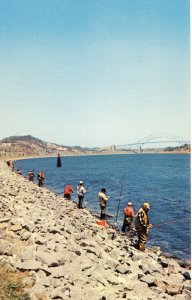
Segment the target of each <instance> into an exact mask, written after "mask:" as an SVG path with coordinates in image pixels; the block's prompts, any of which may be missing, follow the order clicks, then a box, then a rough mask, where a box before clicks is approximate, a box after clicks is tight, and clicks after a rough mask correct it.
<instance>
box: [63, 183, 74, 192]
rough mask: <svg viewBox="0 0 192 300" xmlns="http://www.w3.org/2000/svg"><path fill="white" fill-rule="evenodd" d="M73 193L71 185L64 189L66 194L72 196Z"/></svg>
mask: <svg viewBox="0 0 192 300" xmlns="http://www.w3.org/2000/svg"><path fill="white" fill-rule="evenodd" d="M72 191H73V189H72V186H71V185H67V186H66V187H65V189H64V194H71V193H72Z"/></svg>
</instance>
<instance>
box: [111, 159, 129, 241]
mask: <svg viewBox="0 0 192 300" xmlns="http://www.w3.org/2000/svg"><path fill="white" fill-rule="evenodd" d="M126 170H127V163H126V164H125V169H124V174H123V179H122V184H121V190H120V194H119V199H118V206H117V214H116V217H115V224H114V228H117V220H118V216H119V208H120V202H121V199H122V193H123V186H124V181H125V175H126ZM114 236H115V233H113V235H112V240H113V239H114Z"/></svg>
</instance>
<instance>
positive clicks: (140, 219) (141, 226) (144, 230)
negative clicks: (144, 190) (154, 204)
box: [135, 202, 153, 252]
mask: <svg viewBox="0 0 192 300" xmlns="http://www.w3.org/2000/svg"><path fill="white" fill-rule="evenodd" d="M149 210H150V204H149V203H147V202H144V203H143V205H142V206H141V207H140V208H139V210H138V211H137V214H136V216H135V229H136V231H137V235H138V244H137V248H138V249H139V250H140V251H142V252H145V244H146V241H147V236H148V229H149V228H152V227H153V226H152V224H150V222H149V218H148V211H149Z"/></svg>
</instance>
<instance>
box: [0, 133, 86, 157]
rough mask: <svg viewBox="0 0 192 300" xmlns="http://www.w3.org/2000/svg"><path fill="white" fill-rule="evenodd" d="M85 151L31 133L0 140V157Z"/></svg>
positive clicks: (52, 154) (66, 153) (51, 154)
mask: <svg viewBox="0 0 192 300" xmlns="http://www.w3.org/2000/svg"><path fill="white" fill-rule="evenodd" d="M87 151H88V150H87V149H83V148H81V147H79V146H74V147H69V146H64V145H58V144H54V143H49V142H45V141H42V140H40V139H38V138H35V137H33V136H31V135H25V136H11V137H7V138H4V139H2V140H1V141H0V156H1V157H6V156H8V157H14V156H17V157H21V156H55V155H57V153H58V152H59V153H60V155H70V154H76V153H78V154H80V153H82V154H83V153H86V152H87Z"/></svg>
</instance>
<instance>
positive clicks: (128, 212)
mask: <svg viewBox="0 0 192 300" xmlns="http://www.w3.org/2000/svg"><path fill="white" fill-rule="evenodd" d="M132 206H133V203H132V202H128V203H127V205H126V206H125V208H124V210H123V212H124V220H123V226H122V229H121V230H122V231H123V232H125V229H126V227H128V230H130V227H131V223H132V221H133V217H134V210H133V207H132Z"/></svg>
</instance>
